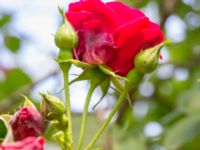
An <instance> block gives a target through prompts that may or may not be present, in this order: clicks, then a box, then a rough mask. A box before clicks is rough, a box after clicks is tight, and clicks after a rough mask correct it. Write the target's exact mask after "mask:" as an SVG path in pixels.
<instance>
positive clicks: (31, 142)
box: [0, 137, 45, 150]
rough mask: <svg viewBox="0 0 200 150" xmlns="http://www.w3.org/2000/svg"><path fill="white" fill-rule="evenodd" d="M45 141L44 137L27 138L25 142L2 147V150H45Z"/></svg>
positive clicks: (0, 146)
mask: <svg viewBox="0 0 200 150" xmlns="http://www.w3.org/2000/svg"><path fill="white" fill-rule="evenodd" d="M44 142H45V139H44V138H43V137H38V138H36V137H27V138H26V139H24V140H21V141H17V142H14V143H11V144H2V145H0V149H1V150H44Z"/></svg>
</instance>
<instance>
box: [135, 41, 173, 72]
mask: <svg viewBox="0 0 200 150" xmlns="http://www.w3.org/2000/svg"><path fill="white" fill-rule="evenodd" d="M169 42H170V41H169V40H166V41H164V42H163V43H161V44H159V45H157V46H155V47H151V48H148V49H145V50H142V51H141V52H140V53H139V54H137V55H136V57H135V59H134V64H135V68H136V69H137V70H138V71H140V72H142V73H151V72H153V71H154V70H155V69H156V67H157V65H158V60H159V58H160V50H161V48H162V47H163V46H164V45H166V44H168V43H169Z"/></svg>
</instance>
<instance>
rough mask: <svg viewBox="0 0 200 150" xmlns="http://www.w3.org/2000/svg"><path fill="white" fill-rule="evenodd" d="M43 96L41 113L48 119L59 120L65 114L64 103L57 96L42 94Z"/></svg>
mask: <svg viewBox="0 0 200 150" xmlns="http://www.w3.org/2000/svg"><path fill="white" fill-rule="evenodd" d="M40 95H41V96H42V98H43V99H42V102H41V112H42V114H43V116H44V117H45V118H46V117H47V119H59V118H60V117H62V115H63V114H64V113H65V105H64V103H63V102H62V101H61V100H60V99H59V98H58V97H55V96H52V95H50V94H44V93H40Z"/></svg>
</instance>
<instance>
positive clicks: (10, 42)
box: [4, 35, 21, 52]
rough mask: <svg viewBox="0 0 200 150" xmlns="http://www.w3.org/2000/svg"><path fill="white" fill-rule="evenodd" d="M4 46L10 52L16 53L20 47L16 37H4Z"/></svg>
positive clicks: (19, 41)
mask: <svg viewBox="0 0 200 150" xmlns="http://www.w3.org/2000/svg"><path fill="white" fill-rule="evenodd" d="M4 44H5V46H6V47H7V48H8V49H9V50H11V51H12V52H17V51H18V50H19V49H20V47H21V40H20V38H18V37H16V36H12V35H6V36H5V37H4Z"/></svg>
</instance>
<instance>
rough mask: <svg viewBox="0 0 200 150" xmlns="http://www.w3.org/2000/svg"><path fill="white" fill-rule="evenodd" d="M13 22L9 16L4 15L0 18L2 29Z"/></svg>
mask: <svg viewBox="0 0 200 150" xmlns="http://www.w3.org/2000/svg"><path fill="white" fill-rule="evenodd" d="M10 20H11V16H10V15H8V14H5V15H3V16H2V17H1V18H0V28H2V27H4V26H5V25H7V24H8V23H9V22H10Z"/></svg>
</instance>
